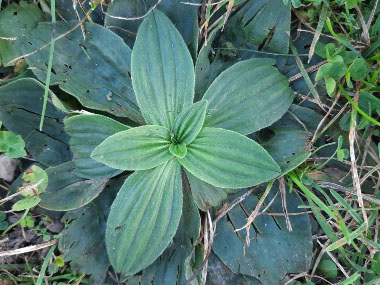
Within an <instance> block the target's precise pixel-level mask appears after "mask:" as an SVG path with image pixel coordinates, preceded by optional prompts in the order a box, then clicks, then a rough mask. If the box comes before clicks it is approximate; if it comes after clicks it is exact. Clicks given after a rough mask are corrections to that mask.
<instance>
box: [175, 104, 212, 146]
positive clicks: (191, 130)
mask: <svg viewBox="0 0 380 285" xmlns="http://www.w3.org/2000/svg"><path fill="white" fill-rule="evenodd" d="M206 111H207V100H202V101H199V102H197V103H195V104H193V105H192V106H190V107H189V108H187V109H185V110H183V111H182V112H181V113H180V114H179V115H178V116H177V118H176V119H175V121H174V125H173V129H172V133H173V134H174V136H175V139H176V140H177V142H178V143H185V144H190V143H191V142H192V141H193V140H194V139H195V138H196V137H197V135H198V134H199V132H200V131H201V128H202V126H203V123H204V121H205V116H206Z"/></svg>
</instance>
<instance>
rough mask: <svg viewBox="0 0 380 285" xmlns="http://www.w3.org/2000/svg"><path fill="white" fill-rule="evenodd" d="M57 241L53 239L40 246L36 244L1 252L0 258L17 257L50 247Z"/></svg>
mask: <svg viewBox="0 0 380 285" xmlns="http://www.w3.org/2000/svg"><path fill="white" fill-rule="evenodd" d="M58 241H59V240H58V239H53V240H51V241H48V242H45V243H41V244H37V245H31V246H27V247H23V248H18V249H12V250H6V251H2V252H0V257H3V256H12V255H18V254H23V253H27V252H32V251H36V250H40V249H42V248H45V247H49V246H52V245H53V244H56V243H58Z"/></svg>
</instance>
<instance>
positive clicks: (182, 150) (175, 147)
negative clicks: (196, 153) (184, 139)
mask: <svg viewBox="0 0 380 285" xmlns="http://www.w3.org/2000/svg"><path fill="white" fill-rule="evenodd" d="M169 151H170V152H171V153H172V154H173V155H174V156H176V157H179V158H184V157H185V156H186V153H187V147H186V144H184V143H181V144H174V143H172V144H171V145H170V146H169Z"/></svg>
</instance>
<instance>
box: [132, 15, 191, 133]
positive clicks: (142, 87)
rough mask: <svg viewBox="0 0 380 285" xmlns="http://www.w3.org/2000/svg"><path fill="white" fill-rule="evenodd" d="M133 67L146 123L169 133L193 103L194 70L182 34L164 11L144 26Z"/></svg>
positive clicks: (135, 50) (147, 20)
mask: <svg viewBox="0 0 380 285" xmlns="http://www.w3.org/2000/svg"><path fill="white" fill-rule="evenodd" d="M131 66H132V83H133V89H134V90H135V92H136V98H137V102H138V104H139V107H140V110H141V113H142V114H143V116H144V118H145V120H146V121H147V123H149V124H152V125H160V126H164V127H167V128H168V129H169V130H170V129H171V128H172V126H173V123H174V119H175V117H176V116H177V115H178V114H179V113H180V112H181V111H182V110H183V109H185V108H186V107H189V106H190V105H191V104H192V103H193V96H194V84H195V83H194V67H193V61H192V59H191V56H190V53H189V50H188V49H187V47H186V44H185V42H184V41H183V39H182V37H181V35H180V33H179V32H178V31H177V29H176V28H175V27H174V25H173V24H172V23H171V22H170V20H169V19H168V18H167V17H166V16H165V15H164V14H162V12H160V11H158V10H154V11H153V12H152V13H150V14H149V16H147V17H146V18H145V19H144V21H143V23H142V24H141V26H140V28H139V30H138V33H137V38H136V42H135V45H134V48H133V51H132V63H131Z"/></svg>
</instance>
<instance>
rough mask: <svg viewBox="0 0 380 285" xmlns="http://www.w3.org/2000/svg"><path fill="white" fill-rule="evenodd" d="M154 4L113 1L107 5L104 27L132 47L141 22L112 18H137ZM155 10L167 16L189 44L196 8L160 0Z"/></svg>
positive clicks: (195, 0)
mask: <svg viewBox="0 0 380 285" xmlns="http://www.w3.org/2000/svg"><path fill="white" fill-rule="evenodd" d="M187 2H190V3H199V0H190V1H187ZM156 3H157V1H156V0H144V1H136V0H114V1H112V2H110V3H109V4H108V7H107V14H106V16H105V19H104V25H105V27H107V28H109V29H111V30H113V31H114V32H115V33H117V34H118V35H120V36H121V37H122V38H123V39H124V40H125V41H126V43H127V44H128V45H129V46H130V47H132V46H133V43H134V40H135V36H134V33H136V32H137V29H138V26H139V25H140V24H141V22H142V20H135V21H125V20H121V19H115V18H113V17H112V16H116V17H118V16H119V17H124V18H132V17H139V16H141V15H144V14H146V13H147V12H148V10H149V9H150V8H151V7H152V6H153V5H155V4H156ZM157 9H159V10H161V11H162V12H163V13H164V14H165V15H166V16H168V18H169V19H170V20H171V22H172V23H173V24H174V25H175V26H176V28H177V29H178V31H179V32H180V33H181V35H182V37H183V38H184V40H185V43H186V44H191V42H192V39H193V38H192V36H193V31H194V25H195V24H196V23H197V10H198V6H196V5H188V4H185V3H183V2H181V1H172V0H162V1H161V3H160V5H158V6H157ZM110 15H111V16H110ZM126 31H128V32H126Z"/></svg>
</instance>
